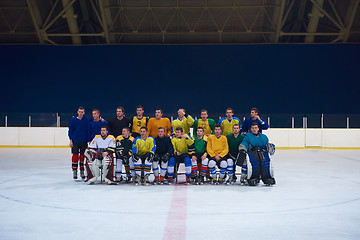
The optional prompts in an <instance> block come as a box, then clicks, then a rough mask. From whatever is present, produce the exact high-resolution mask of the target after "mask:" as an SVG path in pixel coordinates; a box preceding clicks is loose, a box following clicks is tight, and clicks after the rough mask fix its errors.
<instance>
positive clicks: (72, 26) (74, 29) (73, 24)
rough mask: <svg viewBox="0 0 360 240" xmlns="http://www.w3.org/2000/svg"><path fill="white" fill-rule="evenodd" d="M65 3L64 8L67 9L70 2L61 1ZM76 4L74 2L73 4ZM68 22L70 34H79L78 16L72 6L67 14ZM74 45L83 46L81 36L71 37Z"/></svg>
mask: <svg viewBox="0 0 360 240" xmlns="http://www.w3.org/2000/svg"><path fill="white" fill-rule="evenodd" d="M61 1H62V3H63V7H64V8H65V7H67V6H68V5H69V4H70V0H61ZM73 3H74V2H73ZM65 16H66V21H67V23H68V26H69V31H70V33H74V34H77V33H79V26H78V24H77V21H76V17H75V16H76V15H75V11H74V6H73V4H71V6H70V7H68V9H67V10H66V12H65ZM71 38H72V41H73V44H74V45H80V44H81V36H77V35H74V36H72V37H71Z"/></svg>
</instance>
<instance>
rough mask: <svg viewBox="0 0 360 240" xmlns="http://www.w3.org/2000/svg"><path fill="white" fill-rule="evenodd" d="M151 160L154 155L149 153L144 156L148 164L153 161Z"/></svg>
mask: <svg viewBox="0 0 360 240" xmlns="http://www.w3.org/2000/svg"><path fill="white" fill-rule="evenodd" d="M153 158H154V154H153V153H151V152H148V153H147V154H146V159H147V160H148V161H149V162H152V161H153Z"/></svg>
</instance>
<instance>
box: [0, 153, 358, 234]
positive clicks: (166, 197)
mask: <svg viewBox="0 0 360 240" xmlns="http://www.w3.org/2000/svg"><path fill="white" fill-rule="evenodd" d="M273 164H274V171H275V178H276V181H277V184H276V185H275V186H273V187H266V186H263V185H262V184H260V185H259V186H256V187H249V186H240V185H239V183H238V182H237V183H236V184H235V185H230V186H227V185H219V186H212V185H202V186H195V185H190V186H186V185H170V186H168V185H164V186H159V185H157V186H153V185H151V186H134V185H131V184H120V185H116V186H108V185H105V184H95V185H87V184H85V183H83V182H81V181H77V182H76V181H74V180H73V179H72V172H71V155H70V149H46V148H43V149H32V148H27V149H25V148H11V149H9V148H2V149H0V216H1V217H0V239H1V240H8V239H9V240H10V239H11V240H15V239H21V240H26V239H34V240H35V239H36V240H41V239H46V240H53V239H59V240H65V239H66V240H70V239H77V240H79V239H98V240H99V239H104V240H105V239H106V240H109V239H117V240H119V239H194V240H199V239H226V240H229V239H286V240H289V239H291V240H294V239H301V240H304V239H317V240H319V239H326V240H330V239H331V240H335V239H354V240H358V239H360V150H277V152H276V154H275V155H274V157H273Z"/></svg>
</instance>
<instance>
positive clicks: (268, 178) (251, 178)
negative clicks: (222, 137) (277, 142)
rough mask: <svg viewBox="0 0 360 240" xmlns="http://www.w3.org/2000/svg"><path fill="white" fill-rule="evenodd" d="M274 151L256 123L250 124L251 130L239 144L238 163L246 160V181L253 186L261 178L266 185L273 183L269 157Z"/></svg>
mask: <svg viewBox="0 0 360 240" xmlns="http://www.w3.org/2000/svg"><path fill="white" fill-rule="evenodd" d="M274 152H275V147H274V145H273V144H269V140H268V138H267V136H266V135H264V134H262V133H260V131H259V126H258V124H257V123H255V122H254V123H252V124H251V132H250V133H247V134H246V135H245V137H244V140H243V141H242V142H241V145H240V146H239V159H238V164H241V162H243V161H245V159H246V162H247V181H248V183H249V185H250V186H255V185H257V184H258V183H259V181H260V177H261V180H262V181H263V182H264V184H266V185H274V184H275V179H274V174H273V170H272V164H271V159H270V156H269V153H270V154H271V155H272V154H273V153H274Z"/></svg>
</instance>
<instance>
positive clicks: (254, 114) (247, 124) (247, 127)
mask: <svg viewBox="0 0 360 240" xmlns="http://www.w3.org/2000/svg"><path fill="white" fill-rule="evenodd" d="M254 122H255V123H257V124H258V126H259V132H262V130H267V129H268V128H269V124H268V123H267V122H266V121H265V119H263V118H262V117H260V116H259V109H257V108H252V109H251V111H250V117H249V118H246V119H245V121H244V122H243V125H242V128H241V131H240V132H241V134H246V133H248V132H251V125H252V123H254Z"/></svg>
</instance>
